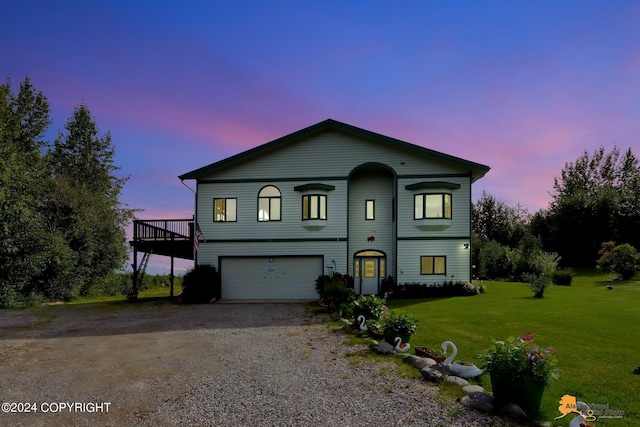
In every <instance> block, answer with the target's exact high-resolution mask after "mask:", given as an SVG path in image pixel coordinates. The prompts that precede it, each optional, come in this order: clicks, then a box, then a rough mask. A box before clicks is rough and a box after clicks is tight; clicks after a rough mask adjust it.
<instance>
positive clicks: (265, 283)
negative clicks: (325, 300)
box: [220, 256, 324, 300]
mask: <svg viewBox="0 0 640 427" xmlns="http://www.w3.org/2000/svg"><path fill="white" fill-rule="evenodd" d="M323 271H324V268H323V258H322V257H321V256H290V257H287V256H281V257H222V258H221V260H220V281H221V282H222V292H221V294H222V295H221V297H222V298H223V299H258V300H264V299H281V300H296V299H297V300H314V299H317V298H318V294H317V293H316V290H315V281H316V279H317V278H318V276H320V275H321V274H322V273H323Z"/></svg>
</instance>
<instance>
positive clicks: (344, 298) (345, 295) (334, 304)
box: [316, 275, 353, 314]
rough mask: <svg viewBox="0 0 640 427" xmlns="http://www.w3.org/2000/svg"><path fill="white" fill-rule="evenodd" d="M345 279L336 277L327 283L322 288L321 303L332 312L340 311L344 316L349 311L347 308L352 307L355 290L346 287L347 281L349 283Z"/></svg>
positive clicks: (340, 276)
mask: <svg viewBox="0 0 640 427" xmlns="http://www.w3.org/2000/svg"><path fill="white" fill-rule="evenodd" d="M321 277H322V276H321ZM345 277H346V276H342V275H334V277H333V278H332V280H331V281H327V282H326V283H325V284H324V285H323V286H322V292H320V301H319V302H320V304H321V305H324V306H325V307H326V308H327V310H328V311H330V312H334V311H338V310H340V311H341V312H342V313H343V314H344V312H345V311H346V310H347V307H346V306H350V305H351V301H353V289H352V288H348V287H347V285H345V281H346V282H347V283H348V280H344V278H345ZM316 283H317V282H316ZM349 308H350V307H349Z"/></svg>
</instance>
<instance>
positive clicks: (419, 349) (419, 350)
mask: <svg viewBox="0 0 640 427" xmlns="http://www.w3.org/2000/svg"><path fill="white" fill-rule="evenodd" d="M413 349H414V350H415V352H416V356H420V357H428V358H429V359H433V360H435V361H436V362H437V363H442V362H444V361H445V359H446V358H447V357H446V356H442V355H437V354H436V353H435V352H434V351H433V350H431V349H430V348H429V347H425V346H420V345H417V346H415V347H414V348H413Z"/></svg>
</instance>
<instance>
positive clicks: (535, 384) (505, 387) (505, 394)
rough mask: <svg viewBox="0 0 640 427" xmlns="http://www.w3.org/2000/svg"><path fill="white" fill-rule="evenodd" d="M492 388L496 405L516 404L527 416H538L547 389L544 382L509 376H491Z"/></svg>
mask: <svg viewBox="0 0 640 427" xmlns="http://www.w3.org/2000/svg"><path fill="white" fill-rule="evenodd" d="M491 388H492V389H493V398H494V399H495V400H496V403H498V404H505V403H515V404H516V405H518V406H520V408H522V410H523V411H524V412H525V413H526V414H527V416H529V417H535V416H537V415H538V412H539V411H540V403H541V402H542V394H543V393H544V388H545V384H544V382H542V381H522V380H517V379H515V378H512V377H508V376H506V377H505V376H500V377H496V376H495V375H491Z"/></svg>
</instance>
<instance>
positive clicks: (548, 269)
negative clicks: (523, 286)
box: [522, 251, 560, 298]
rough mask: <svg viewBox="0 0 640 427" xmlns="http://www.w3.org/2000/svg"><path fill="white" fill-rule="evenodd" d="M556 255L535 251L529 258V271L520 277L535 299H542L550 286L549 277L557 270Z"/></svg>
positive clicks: (557, 258)
mask: <svg viewBox="0 0 640 427" xmlns="http://www.w3.org/2000/svg"><path fill="white" fill-rule="evenodd" d="M559 260H560V257H559V256H558V254H555V253H551V252H544V251H535V252H533V253H532V254H531V255H530V256H529V260H528V261H527V263H528V264H529V271H528V272H527V273H524V274H523V275H522V278H523V280H524V281H526V282H529V287H530V288H531V292H533V295H534V296H535V297H536V298H542V296H543V294H544V291H545V290H546V289H547V288H548V287H549V286H550V285H551V276H552V274H553V272H554V271H556V269H557V268H558V261H559Z"/></svg>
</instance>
